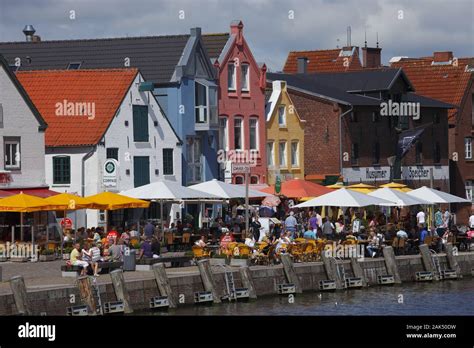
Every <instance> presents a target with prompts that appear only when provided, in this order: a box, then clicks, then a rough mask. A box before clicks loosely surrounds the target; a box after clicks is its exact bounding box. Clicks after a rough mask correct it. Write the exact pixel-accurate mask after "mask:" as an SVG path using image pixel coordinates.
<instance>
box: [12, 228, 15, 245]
mask: <svg viewBox="0 0 474 348" xmlns="http://www.w3.org/2000/svg"><path fill="white" fill-rule="evenodd" d="M13 244H15V225H12V245H13Z"/></svg>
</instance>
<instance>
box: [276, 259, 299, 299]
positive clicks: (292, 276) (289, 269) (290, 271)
mask: <svg viewBox="0 0 474 348" xmlns="http://www.w3.org/2000/svg"><path fill="white" fill-rule="evenodd" d="M280 259H281V263H282V264H283V270H284V271H285V276H286V279H287V280H288V283H290V284H295V290H296V293H297V294H301V293H303V289H302V288H301V284H300V279H299V278H298V275H297V274H296V271H295V268H294V267H293V261H291V256H290V255H289V254H282V255H281V256H280Z"/></svg>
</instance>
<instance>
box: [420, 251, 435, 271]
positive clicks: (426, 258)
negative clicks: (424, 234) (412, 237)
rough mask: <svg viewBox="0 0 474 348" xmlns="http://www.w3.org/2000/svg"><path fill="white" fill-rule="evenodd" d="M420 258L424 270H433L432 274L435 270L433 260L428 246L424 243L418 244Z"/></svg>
mask: <svg viewBox="0 0 474 348" xmlns="http://www.w3.org/2000/svg"><path fill="white" fill-rule="evenodd" d="M419 248H420V254H421V260H422V261H423V268H424V269H425V271H426V272H433V274H434V273H435V272H436V271H437V270H435V269H434V266H433V260H432V258H431V252H430V248H429V247H428V245H426V244H421V245H420V246H419Z"/></svg>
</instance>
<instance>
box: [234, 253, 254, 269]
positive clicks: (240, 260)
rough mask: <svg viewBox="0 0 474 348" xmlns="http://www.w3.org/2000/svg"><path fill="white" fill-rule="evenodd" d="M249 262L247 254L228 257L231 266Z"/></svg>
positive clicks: (243, 264)
mask: <svg viewBox="0 0 474 348" xmlns="http://www.w3.org/2000/svg"><path fill="white" fill-rule="evenodd" d="M249 264H250V260H249V257H248V255H236V256H232V258H231V259H230V265H231V266H240V267H242V266H248V265H249Z"/></svg>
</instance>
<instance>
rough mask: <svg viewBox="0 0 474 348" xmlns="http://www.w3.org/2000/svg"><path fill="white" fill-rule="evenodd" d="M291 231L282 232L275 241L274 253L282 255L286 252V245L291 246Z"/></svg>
mask: <svg viewBox="0 0 474 348" xmlns="http://www.w3.org/2000/svg"><path fill="white" fill-rule="evenodd" d="M290 236H291V231H286V232H283V233H282V235H281V237H280V238H279V239H278V240H277V244H276V248H275V251H276V252H277V253H283V252H286V250H287V249H286V248H288V245H289V244H291V239H290Z"/></svg>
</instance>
